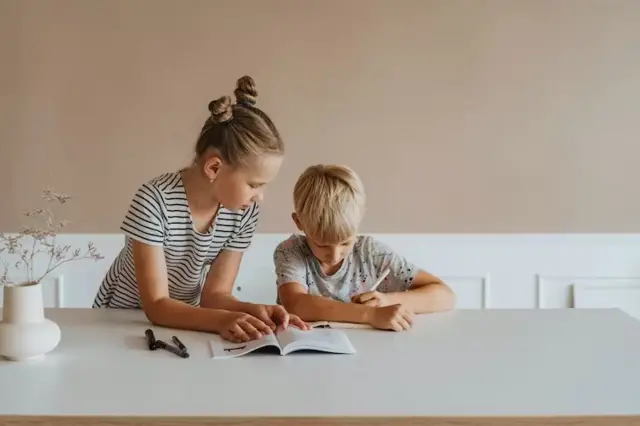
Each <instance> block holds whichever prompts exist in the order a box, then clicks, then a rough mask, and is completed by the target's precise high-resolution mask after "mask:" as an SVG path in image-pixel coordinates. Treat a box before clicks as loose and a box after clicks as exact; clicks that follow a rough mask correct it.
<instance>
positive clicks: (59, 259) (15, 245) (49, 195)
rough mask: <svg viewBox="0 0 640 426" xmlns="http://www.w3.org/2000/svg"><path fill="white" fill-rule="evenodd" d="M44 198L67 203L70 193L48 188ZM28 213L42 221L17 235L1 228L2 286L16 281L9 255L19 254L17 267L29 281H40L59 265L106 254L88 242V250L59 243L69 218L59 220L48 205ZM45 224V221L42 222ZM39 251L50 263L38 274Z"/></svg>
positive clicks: (31, 217)
mask: <svg viewBox="0 0 640 426" xmlns="http://www.w3.org/2000/svg"><path fill="white" fill-rule="evenodd" d="M42 198H43V199H44V200H46V201H47V202H48V203H57V204H65V203H67V202H68V201H69V200H70V199H71V197H69V196H68V195H65V194H61V193H57V192H55V191H53V190H51V189H48V188H47V189H45V190H44V192H43V195H42ZM24 215H25V217H28V218H30V219H33V220H37V221H39V222H40V225H39V226H38V225H29V226H23V227H22V228H21V229H20V231H19V232H18V234H17V235H15V236H8V235H5V234H3V233H1V232H0V267H3V269H0V286H1V285H9V284H15V282H14V281H13V280H12V279H11V277H10V276H9V261H8V260H7V257H8V256H13V257H17V258H18V259H17V260H16V261H15V263H13V262H12V264H13V265H14V267H15V268H16V269H19V270H20V269H22V270H23V271H24V273H25V275H24V276H25V277H26V278H27V281H29V282H32V283H39V282H40V281H42V279H43V278H45V277H46V276H47V275H49V274H50V273H51V272H53V271H54V270H55V269H56V268H58V267H59V266H61V265H63V264H65V263H68V262H71V261H74V260H82V259H90V260H94V261H98V260H101V259H103V258H104V257H103V256H102V255H100V254H99V253H98V251H97V249H96V247H95V245H94V244H93V242H91V241H90V242H89V243H88V244H87V248H86V250H85V251H84V252H83V251H82V250H81V249H79V248H76V249H73V250H72V248H71V246H68V245H65V246H58V245H56V237H57V235H58V233H59V232H60V231H61V230H62V229H64V227H65V226H66V225H67V224H68V221H66V220H58V219H56V217H55V214H54V213H53V211H52V210H51V209H49V208H39V209H35V210H30V211H28V212H25V213H24ZM42 224H44V225H42ZM36 255H46V256H48V264H47V268H46V270H45V272H44V273H42V274H41V275H40V276H38V277H36V276H35V274H34V259H35V258H36Z"/></svg>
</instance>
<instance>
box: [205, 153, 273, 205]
mask: <svg viewBox="0 0 640 426" xmlns="http://www.w3.org/2000/svg"><path fill="white" fill-rule="evenodd" d="M282 161H283V157H282V156H281V155H268V156H262V157H255V158H251V159H249V161H247V162H246V164H244V165H241V166H236V167H233V166H230V165H227V164H225V163H220V164H219V165H218V168H217V171H216V172H215V177H214V178H213V182H212V183H211V185H212V191H213V194H214V196H215V197H216V199H217V200H218V202H220V204H222V205H223V206H224V207H226V208H228V209H230V210H235V211H238V210H242V209H246V208H247V207H249V206H250V205H251V204H252V203H253V202H258V203H259V202H260V201H262V199H263V197H264V190H265V187H266V185H267V184H268V183H270V182H271V181H272V180H273V179H275V177H276V176H277V175H278V172H279V171H280V166H281V165H282Z"/></svg>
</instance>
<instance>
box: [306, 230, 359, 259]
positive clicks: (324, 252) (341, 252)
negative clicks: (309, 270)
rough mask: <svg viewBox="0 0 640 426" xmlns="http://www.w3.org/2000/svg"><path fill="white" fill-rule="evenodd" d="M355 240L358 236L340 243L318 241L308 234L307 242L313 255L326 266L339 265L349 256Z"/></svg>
mask: <svg viewBox="0 0 640 426" xmlns="http://www.w3.org/2000/svg"><path fill="white" fill-rule="evenodd" d="M355 241H356V237H355V236H353V237H351V238H349V239H348V240H346V241H342V242H340V243H332V244H327V243H323V242H321V241H316V240H314V239H313V238H312V237H311V236H309V235H307V243H308V244H309V247H310V248H311V251H312V252H313V255H314V256H315V257H316V259H318V261H319V262H320V264H321V265H322V266H325V267H332V266H337V265H339V264H340V263H341V262H342V261H343V260H344V258H345V257H347V255H348V254H349V252H351V249H352V248H353V244H354V243H355Z"/></svg>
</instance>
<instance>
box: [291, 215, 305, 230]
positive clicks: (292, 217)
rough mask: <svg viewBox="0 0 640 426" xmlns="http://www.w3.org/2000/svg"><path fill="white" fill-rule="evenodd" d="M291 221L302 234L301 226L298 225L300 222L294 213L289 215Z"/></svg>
mask: <svg viewBox="0 0 640 426" xmlns="http://www.w3.org/2000/svg"><path fill="white" fill-rule="evenodd" d="M291 219H293V222H294V223H295V224H296V226H297V227H298V231H302V232H304V231H303V229H302V226H301V225H300V220H299V219H298V215H297V214H296V213H295V212H293V213H291Z"/></svg>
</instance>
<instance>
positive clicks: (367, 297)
mask: <svg viewBox="0 0 640 426" xmlns="http://www.w3.org/2000/svg"><path fill="white" fill-rule="evenodd" d="M374 297H376V293H375V292H374V291H368V292H366V293H362V294H361V295H360V297H359V298H358V301H359V302H360V303H364V302H366V301H367V300H371V299H373V298H374Z"/></svg>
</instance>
